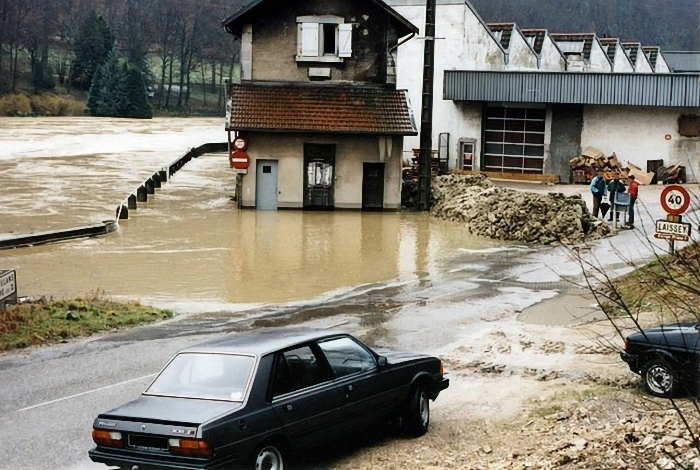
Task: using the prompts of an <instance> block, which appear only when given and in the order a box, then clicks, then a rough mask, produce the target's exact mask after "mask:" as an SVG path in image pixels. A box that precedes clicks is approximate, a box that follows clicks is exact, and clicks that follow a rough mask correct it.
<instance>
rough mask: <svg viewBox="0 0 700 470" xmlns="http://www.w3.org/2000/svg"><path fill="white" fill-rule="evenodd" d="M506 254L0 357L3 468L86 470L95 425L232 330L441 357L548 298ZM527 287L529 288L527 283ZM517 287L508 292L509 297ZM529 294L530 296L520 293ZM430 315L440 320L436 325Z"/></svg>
mask: <svg viewBox="0 0 700 470" xmlns="http://www.w3.org/2000/svg"><path fill="white" fill-rule="evenodd" d="M511 256H522V253H520V255H510V254H508V253H507V252H503V253H495V254H492V255H483V254H477V255H473V254H468V255H464V256H463V257H462V258H461V259H455V260H452V262H450V263H448V264H446V265H444V266H441V267H440V269H439V271H441V272H442V273H443V274H442V275H441V276H439V277H438V278H435V279H431V278H429V277H428V276H426V277H424V278H420V279H416V280H414V281H410V282H403V283H393V284H392V283H385V284H377V285H364V286H359V287H357V288H356V289H355V290H353V291H351V292H349V293H346V294H344V295H343V296H342V298H337V299H330V300H328V299H326V300H324V301H319V302H317V303H312V302H311V303H307V304H305V305H298V304H297V305H294V306H289V307H284V306H282V307H280V306H272V307H266V308H261V309H258V310H256V311H251V312H249V313H248V314H247V315H238V316H236V317H232V316H231V315H230V314H227V313H221V314H206V315H197V316H189V317H187V316H186V317H180V318H177V319H176V320H174V321H168V322H164V323H162V324H159V325H151V326H145V327H140V328H134V329H129V330H123V331H118V332H109V333H107V334H105V335H104V336H102V337H95V338H91V339H88V340H79V341H74V342H70V343H67V344H61V345H57V346H51V347H43V348H37V349H32V350H28V351H21V352H18V353H11V354H4V355H2V356H0V396H1V397H3V399H2V400H1V401H0V423H2V424H3V425H2V426H0V469H8V470H9V469H13V470H16V469H44V468H46V469H51V470H56V469H89V468H95V469H98V468H105V467H104V466H102V465H98V464H93V463H92V462H91V461H90V460H89V458H88V456H87V452H88V450H89V449H90V448H92V447H93V443H92V438H91V434H90V433H91V429H92V422H93V420H94V418H95V417H96V416H97V414H98V413H100V412H103V411H106V410H109V409H110V408H112V407H114V406H117V405H119V404H121V403H124V402H126V401H128V400H131V399H134V398H136V397H137V396H138V395H139V394H140V393H141V392H142V391H143V390H144V389H145V388H146V386H147V385H148V383H149V382H150V380H151V379H152V378H153V377H154V375H155V374H157V372H158V371H159V370H160V368H161V367H162V366H163V365H164V364H165V363H166V361H167V360H168V358H169V357H171V356H172V354H173V353H174V352H176V351H178V350H179V349H182V348H184V347H187V346H189V345H191V344H195V343H198V342H201V341H204V340H206V339H208V338H210V337H212V336H214V335H220V334H223V333H225V332H229V331H238V330H242V329H248V328H257V327H264V326H280V325H287V324H301V323H303V324H305V325H309V326H316V327H334V328H335V327H337V326H339V325H342V329H344V330H346V331H350V332H353V333H355V334H357V335H358V336H359V337H361V338H363V339H364V340H365V341H367V342H368V343H369V344H370V345H373V346H379V347H389V348H395V349H403V350H417V351H424V352H429V353H435V354H438V353H439V350H440V347H443V346H444V345H446V344H449V343H450V342H452V341H454V340H455V339H456V338H457V336H458V335H459V330H460V329H461V328H464V326H465V325H469V324H474V325H475V326H476V323H478V322H483V321H490V318H491V317H492V316H498V315H501V312H502V311H503V308H508V309H512V308H513V305H515V304H518V303H519V302H521V303H523V306H526V305H528V304H531V303H534V302H536V301H538V300H541V299H542V298H546V297H550V296H551V292H552V290H551V289H553V288H556V286H537V287H535V289H530V288H527V289H526V288H525V286H520V287H518V286H516V285H515V284H514V282H513V281H509V280H508V279H507V272H508V271H509V269H510V268H512V266H513V262H514V261H515V260H514V259H513V258H512V257H511ZM530 287H534V286H530ZM513 289H515V291H513ZM526 291H528V292H532V295H531V296H528V295H525V292H526ZM433 315H440V321H439V322H436V321H435V319H434V318H435V317H434V316H433Z"/></svg>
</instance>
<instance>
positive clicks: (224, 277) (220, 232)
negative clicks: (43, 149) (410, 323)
mask: <svg viewBox="0 0 700 470" xmlns="http://www.w3.org/2000/svg"><path fill="white" fill-rule="evenodd" d="M154 132H155V131H154ZM130 138H132V139H137V137H135V134H132V135H131V137H130ZM192 138H193V139H194V140H195V141H193V142H191V145H190V146H196V145H199V144H201V143H203V142H202V141H201V140H197V139H196V138H195V136H192ZM143 145H144V146H148V145H150V144H149V142H148V141H146V142H145V143H143ZM142 154H143V152H125V154H124V156H123V159H124V160H125V161H124V162H123V164H124V165H126V166H129V165H128V163H129V162H130V161H131V160H138V159H139V158H140V157H141V155H142ZM18 155H19V156H17V157H16V158H14V159H12V165H15V167H19V166H21V165H22V161H24V160H28V161H29V162H30V164H35V163H36V162H35V161H34V160H33V159H32V157H28V156H26V155H21V154H18ZM116 157H117V156H116V155H115V154H109V155H94V156H91V157H89V158H87V157H84V158H78V159H75V160H74V161H73V163H72V165H71V168H72V171H68V172H67V173H66V174H60V175H59V174H57V175H56V176H55V177H52V178H53V179H55V180H57V181H56V183H55V184H56V185H63V186H64V189H63V190H62V194H63V195H64V197H65V201H64V203H63V205H61V206H60V208H58V209H57V210H56V212H57V214H58V216H59V217H60V218H62V219H63V220H69V221H72V222H75V221H80V220H82V219H84V218H86V217H90V216H91V215H90V214H92V212H91V209H90V207H91V206H90V204H89V202H90V201H93V202H94V201H95V200H98V201H101V202H100V204H98V206H99V205H101V206H105V207H110V208H112V207H114V206H116V203H117V202H118V200H119V199H121V198H122V197H124V195H125V194H123V193H122V194H119V195H117V194H116V191H115V188H114V186H115V182H116V181H121V180H120V178H121V177H120V176H119V174H120V169H119V168H120V166H122V165H114V162H115V161H116V160H118V159H117V158H116ZM61 158H62V159H63V158H66V157H61ZM169 159H170V158H168V159H166V160H169ZM110 162H111V163H110ZM2 164H3V162H2V161H0V170H1V169H2ZM139 165H141V163H139ZM139 165H136V166H139ZM6 167H7V164H6ZM94 167H97V168H98V170H95V169H94ZM135 173H136V172H135ZM25 177H26V178H28V179H29V182H28V186H27V187H28V188H36V187H40V186H42V185H44V184H46V183H45V180H46V179H47V175H45V174H34V175H30V174H25ZM78 181H80V182H78ZM84 185H88V186H89V188H90V191H84V190H82V187H84ZM127 186H128V185H127ZM7 188H8V187H5V186H2V187H0V196H1V197H2V198H3V199H4V198H6V197H8V196H9V195H10V194H15V195H17V196H16V199H17V200H18V201H19V202H18V201H17V200H16V201H15V202H14V203H13V204H19V205H22V204H24V206H23V207H29V204H30V202H31V201H32V200H33V199H34V195H32V194H30V193H26V192H22V188H20V187H17V186H12V189H11V190H8V189H7ZM233 191H234V177H233V175H232V174H231V172H230V169H229V167H228V161H227V159H226V157H225V156H223V155H205V156H202V157H200V158H199V159H197V160H193V161H192V162H191V163H190V164H188V165H186V166H185V167H184V168H183V169H182V170H181V171H180V172H179V173H178V174H177V175H176V176H175V177H174V178H173V180H172V181H171V182H169V183H168V184H166V185H164V186H163V188H162V189H161V190H158V193H157V195H156V197H155V198H153V199H151V200H150V201H149V203H148V204H146V205H145V206H144V205H141V206H139V209H138V210H137V211H133V212H132V217H131V218H130V219H129V220H128V221H122V223H121V229H120V231H119V232H118V233H115V234H111V235H108V236H106V237H102V238H95V239H87V240H78V241H72V242H66V243H61V244H54V245H44V246H39V247H33V248H23V249H19V250H5V251H0V269H16V270H17V275H18V287H19V291H20V292H19V293H20V295H34V294H43V295H54V296H60V297H67V296H77V295H85V294H87V293H90V292H92V291H101V290H104V291H105V293H106V294H107V295H109V296H114V297H128V298H140V299H142V300H143V301H147V302H159V303H160V304H163V305H179V306H181V307H183V308H187V306H191V307H193V308H194V304H199V305H200V308H201V305H206V306H207V308H210V309H218V308H226V307H227V306H228V307H230V304H249V303H269V302H280V301H289V300H300V299H308V298H311V297H316V296H319V295H321V294H324V293H328V292H333V291H337V290H339V289H343V288H347V287H351V286H356V285H359V284H366V283H374V282H379V281H390V280H399V281H405V280H411V279H416V278H418V277H423V276H424V275H426V274H427V275H430V276H431V277H434V276H439V275H440V273H442V272H444V271H445V270H444V269H442V264H443V263H444V262H446V261H447V260H448V259H450V258H454V257H455V256H456V255H457V254H459V253H460V250H463V249H477V250H478V249H481V248H488V247H492V246H496V245H497V244H498V243H496V242H493V241H489V240H485V239H479V238H476V237H472V236H471V235H469V234H468V232H467V231H466V229H465V228H464V227H462V226H459V225H455V224H448V223H445V222H442V221H438V220H433V219H430V218H429V217H427V216H425V215H424V214H378V213H359V212H335V213H330V212H328V213H324V212H299V211H279V212H256V211H252V210H246V211H238V210H236V209H235V208H234V204H233V203H232V202H231V201H230V199H229V195H231V194H233ZM114 199H116V200H114ZM22 201H23V202H22ZM2 204H3V205H2V208H3V211H2V212H0V227H1V228H3V230H0V232H6V231H7V230H6V229H5V227H7V226H8V225H7V221H8V220H10V219H12V217H17V216H16V214H17V213H22V214H24V216H26V217H29V219H31V220H32V224H34V225H37V226H39V229H45V228H46V227H42V225H43V224H42V223H44V222H45V223H46V225H52V223H53V221H55V220H56V219H55V217H57V216H54V215H51V214H47V213H44V212H41V211H34V210H32V209H27V210H25V211H24V212H23V211H22V210H15V209H11V211H10V214H8V213H7V212H6V211H7V208H8V207H10V208H12V206H11V204H10V205H8V203H7V202H3V203H2ZM92 217H94V215H92ZM69 225H70V224H69ZM183 304H184V305H183Z"/></svg>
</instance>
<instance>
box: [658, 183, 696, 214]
mask: <svg viewBox="0 0 700 470" xmlns="http://www.w3.org/2000/svg"><path fill="white" fill-rule="evenodd" d="M661 207H663V208H664V210H665V211H666V213H668V214H671V215H681V214H683V213H684V212H685V211H687V210H688V207H690V194H689V193H688V190H686V189H685V188H684V187H683V186H678V185H675V184H674V185H671V186H666V187H665V188H664V190H663V191H662V192H661Z"/></svg>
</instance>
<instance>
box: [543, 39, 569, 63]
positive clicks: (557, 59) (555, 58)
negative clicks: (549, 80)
mask: <svg viewBox="0 0 700 470" xmlns="http://www.w3.org/2000/svg"><path fill="white" fill-rule="evenodd" d="M540 70H542V71H545V72H546V71H552V72H565V71H566V58H564V56H563V55H562V54H561V51H560V50H559V49H558V48H557V46H556V45H555V43H554V41H553V40H552V38H551V37H550V36H549V33H547V34H545V37H544V42H543V43H542V52H540Z"/></svg>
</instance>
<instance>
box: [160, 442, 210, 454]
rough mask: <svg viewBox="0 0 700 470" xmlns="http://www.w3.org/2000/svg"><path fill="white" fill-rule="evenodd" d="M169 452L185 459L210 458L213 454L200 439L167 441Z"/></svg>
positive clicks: (207, 445)
mask: <svg viewBox="0 0 700 470" xmlns="http://www.w3.org/2000/svg"><path fill="white" fill-rule="evenodd" d="M168 446H169V447H170V452H172V453H173V454H177V455H184V456H186V457H211V456H212V454H213V452H212V450H211V448H210V447H209V444H207V443H206V442H205V441H202V440H201V439H168Z"/></svg>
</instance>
